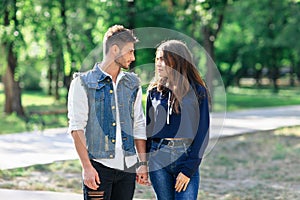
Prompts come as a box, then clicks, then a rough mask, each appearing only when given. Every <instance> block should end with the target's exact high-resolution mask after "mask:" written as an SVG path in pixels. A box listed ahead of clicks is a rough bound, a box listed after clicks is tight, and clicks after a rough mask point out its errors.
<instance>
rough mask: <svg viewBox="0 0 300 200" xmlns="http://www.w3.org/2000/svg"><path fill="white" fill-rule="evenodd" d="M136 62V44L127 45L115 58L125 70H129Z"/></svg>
mask: <svg viewBox="0 0 300 200" xmlns="http://www.w3.org/2000/svg"><path fill="white" fill-rule="evenodd" d="M133 61H135V57H134V44H133V43H132V42H129V43H127V44H126V45H125V46H124V47H123V48H122V49H121V50H120V52H119V54H118V55H117V56H116V58H115V62H116V63H117V64H118V65H120V66H121V67H122V68H124V69H128V68H129V65H130V64H131V63H132V62H133Z"/></svg>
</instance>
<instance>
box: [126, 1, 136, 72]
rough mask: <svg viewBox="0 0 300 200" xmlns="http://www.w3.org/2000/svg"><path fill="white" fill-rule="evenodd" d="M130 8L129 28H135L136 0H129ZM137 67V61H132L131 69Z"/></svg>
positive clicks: (128, 10) (128, 12) (128, 11)
mask: <svg viewBox="0 0 300 200" xmlns="http://www.w3.org/2000/svg"><path fill="white" fill-rule="evenodd" d="M127 6H128V9H127V15H128V28H129V29H134V27H135V23H134V19H135V2H134V0H130V1H128V4H127ZM134 69H135V62H133V63H131V65H130V71H132V72H134Z"/></svg>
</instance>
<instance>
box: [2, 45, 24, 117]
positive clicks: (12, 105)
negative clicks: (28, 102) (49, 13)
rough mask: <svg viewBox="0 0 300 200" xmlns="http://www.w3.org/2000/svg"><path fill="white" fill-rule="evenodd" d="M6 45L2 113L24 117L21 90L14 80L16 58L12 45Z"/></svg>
mask: <svg viewBox="0 0 300 200" xmlns="http://www.w3.org/2000/svg"><path fill="white" fill-rule="evenodd" d="M7 45H8V54H7V68H6V73H5V76H4V78H3V83H4V93H5V106H4V112H5V113H7V114H11V113H13V112H15V113H17V115H19V116H24V109H23V107H22V101H21V88H20V85H19V82H18V81H16V80H15V79H14V74H15V69H16V67H17V57H16V55H15V54H14V52H13V44H12V43H11V44H7Z"/></svg>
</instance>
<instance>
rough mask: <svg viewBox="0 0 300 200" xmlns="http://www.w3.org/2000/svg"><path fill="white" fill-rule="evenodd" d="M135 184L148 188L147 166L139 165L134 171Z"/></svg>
mask: <svg viewBox="0 0 300 200" xmlns="http://www.w3.org/2000/svg"><path fill="white" fill-rule="evenodd" d="M136 182H137V183H138V184H141V185H147V186H150V185H151V184H150V182H149V180H148V166H147V165H140V166H139V167H138V168H137V170H136Z"/></svg>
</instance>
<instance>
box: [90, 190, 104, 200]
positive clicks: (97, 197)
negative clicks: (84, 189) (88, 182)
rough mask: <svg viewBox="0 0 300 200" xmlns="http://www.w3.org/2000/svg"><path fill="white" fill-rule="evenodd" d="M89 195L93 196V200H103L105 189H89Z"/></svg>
mask: <svg viewBox="0 0 300 200" xmlns="http://www.w3.org/2000/svg"><path fill="white" fill-rule="evenodd" d="M88 196H89V197H91V200H102V199H103V196H104V191H89V192H88Z"/></svg>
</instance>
